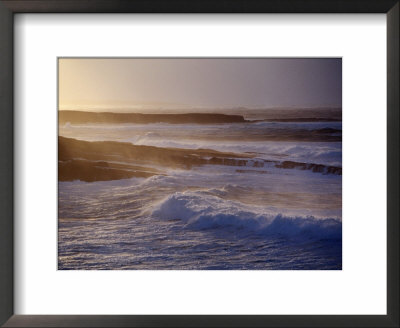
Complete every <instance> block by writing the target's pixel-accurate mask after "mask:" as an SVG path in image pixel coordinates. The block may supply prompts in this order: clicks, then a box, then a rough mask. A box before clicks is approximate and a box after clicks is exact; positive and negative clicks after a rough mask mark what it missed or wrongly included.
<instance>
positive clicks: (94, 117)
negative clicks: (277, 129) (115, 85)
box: [58, 110, 247, 124]
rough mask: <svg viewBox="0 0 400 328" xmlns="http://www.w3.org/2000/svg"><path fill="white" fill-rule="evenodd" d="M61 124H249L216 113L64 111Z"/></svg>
mask: <svg viewBox="0 0 400 328" xmlns="http://www.w3.org/2000/svg"><path fill="white" fill-rule="evenodd" d="M58 113H59V114H58V115H59V116H58V118H59V123H60V124H65V123H67V122H69V123H71V124H83V123H137V124H148V123H169V124H191V123H192V124H217V123H243V122H247V121H246V120H245V119H244V117H243V116H242V115H226V114H214V113H185V114H141V113H109V112H83V111H70V110H63V111H59V112H58Z"/></svg>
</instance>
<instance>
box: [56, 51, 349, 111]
mask: <svg viewBox="0 0 400 328" xmlns="http://www.w3.org/2000/svg"><path fill="white" fill-rule="evenodd" d="M341 103H342V61H341V59H340V58H324V59H323V58H321V59H315V58H304V59H273V58H261V59H258V58H254V59H238V58H236V59H226V58H225V59H215V58H214V59H182V58H180V59H135V58H129V59H123V58H120V59H110V58H107V59H106V58H104V59H93V58H92V59H73V58H70V59H69V58H62V59H59V108H60V109H61V110H63V109H80V110H85V109H87V110H95V109H102V108H107V109H110V110H113V109H114V110H116V109H119V108H125V109H127V108H130V109H132V110H135V109H141V110H142V111H143V110H146V109H158V108H167V109H168V108H182V109H184V108H221V107H223V108H228V107H232V108H233V107H247V108H269V107H341Z"/></svg>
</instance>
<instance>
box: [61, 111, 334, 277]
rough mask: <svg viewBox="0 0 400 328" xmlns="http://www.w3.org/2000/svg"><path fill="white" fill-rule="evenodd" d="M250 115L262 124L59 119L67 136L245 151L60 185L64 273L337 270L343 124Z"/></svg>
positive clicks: (149, 164)
mask: <svg viewBox="0 0 400 328" xmlns="http://www.w3.org/2000/svg"><path fill="white" fill-rule="evenodd" d="M245 118H246V119H248V118H251V120H254V121H255V122H250V123H248V122H245V123H227V124H168V123H151V124H96V123H84V124H71V123H69V122H66V123H63V124H60V126H59V135H60V136H63V137H67V138H74V139H78V140H85V141H117V142H127V143H129V144H131V145H136V146H154V147H157V148H156V149H159V148H163V149H164V150H167V151H168V149H167V148H177V149H187V150H193V156H201V155H199V152H196V151H199V150H201V149H209V150H213V151H219V152H229V153H232V154H237V155H238V156H239V155H243V156H249V159H248V160H246V161H242V162H240V161H238V162H237V163H238V164H236V162H234V161H233V162H232V161H229V162H226V163H228V164H222V162H221V163H220V162H218V163H217V162H215V164H213V165H211V164H207V165H198V166H196V165H195V166H193V167H190V168H188V167H187V168H185V167H172V166H170V165H167V164H166V163H165V165H163V162H162V158H161V159H160V160H159V161H158V162H146V161H144V160H143V159H141V158H136V159H134V160H133V162H134V164H140V165H142V166H143V165H145V166H147V167H149V168H152V169H155V170H157V172H158V174H155V175H152V176H149V177H143V178H138V177H134V178H130V179H121V180H111V181H95V182H84V181H79V180H75V181H60V182H59V269H274V270H276V269H285V270H286V269H306V270H310V269H341V267H342V223H341V222H342V221H341V220H342V213H341V212H342V210H341V209H342V203H341V198H342V179H341V163H342V141H341V136H342V133H341V131H342V124H341V121H312V122H306V121H305V122H293V121H292V122H290V121H285V122H282V121H281V122H276V121H263V120H264V119H265V118H266V114H265V115H264V116H263V115H262V112H259V113H258V114H257V115H255V113H249V114H248V115H247V116H245ZM232 156H233V157H234V155H232ZM205 159H206V160H210V163H212V161H211V159H210V158H205ZM109 161H110V160H109ZM110 162H112V161H110ZM115 163H118V164H121V163H125V164H126V163H129V164H132V159H130V160H129V161H128V160H126V161H125V162H124V160H123V159H121V158H115ZM115 163H114V164H115ZM224 163H225V162H224ZM244 163H245V164H244ZM260 163H261V164H260ZM297 163H300V164H301V165H299V164H297ZM312 165H314V166H312ZM315 167H317V168H318V169H314V168H315ZM329 167H333V168H335V170H330V171H329V170H328V168H329ZM339 169H340V170H339ZM329 172H335V173H334V174H333V173H332V174H331V173H329ZM337 172H340V174H339V173H337Z"/></svg>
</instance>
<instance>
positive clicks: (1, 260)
mask: <svg viewBox="0 0 400 328" xmlns="http://www.w3.org/2000/svg"><path fill="white" fill-rule="evenodd" d="M399 8H400V5H399V0H0V151H1V156H0V213H1V215H0V324H1V325H4V327H166V326H175V327H199V326H206V327H399V278H398V277H399V239H400V238H399V201H398V199H399V149H400V143H399V28H400V25H399ZM16 13H385V14H386V16H387V315H300V316H299V315H288V316H282V315H266V316H263V315H252V316H243V315H238V316H224V315H213V316H202V315H194V316H187V315H182V316H179V315H168V316H165V315H161V316H156V315H151V316H145V315H132V316H129V315H123V316H121V315H117V316H114V315H94V316H88V315H34V316H31V315H14V306H13V303H14V297H13V285H14V279H13V277H14V269H13V242H14V239H13V219H14V217H13V213H14V203H13V200H14V198H13V193H14V188H13V177H14V169H13V168H14V162H13V154H14V145H13V140H14V138H13V133H14V128H13V124H14V120H13V56H14V54H13V29H14V23H13V21H14V14H16ZM367 269H368V268H366V270H367ZM365 288H368V286H365Z"/></svg>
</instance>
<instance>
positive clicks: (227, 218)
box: [152, 191, 342, 239]
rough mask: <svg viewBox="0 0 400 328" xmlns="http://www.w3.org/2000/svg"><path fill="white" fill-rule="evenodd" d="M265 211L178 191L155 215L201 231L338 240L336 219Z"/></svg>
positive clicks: (199, 193) (340, 226) (338, 229)
mask: <svg viewBox="0 0 400 328" xmlns="http://www.w3.org/2000/svg"><path fill="white" fill-rule="evenodd" d="M266 210H267V209H266V208H265V207H263V208H260V207H257V206H251V207H250V206H246V205H244V204H241V203H238V202H234V201H230V200H224V199H221V198H219V197H216V196H212V195H209V194H207V192H202V191H197V192H176V193H174V194H172V195H170V196H168V197H167V198H166V199H164V200H163V201H162V202H161V203H159V204H158V206H157V208H156V209H155V210H154V211H153V213H152V215H154V216H156V217H159V218H161V219H164V220H177V219H179V220H182V221H183V222H184V223H185V224H186V225H187V226H188V227H190V228H194V229H200V230H207V229H219V228H230V229H234V230H236V231H237V232H239V233H240V232H243V233H256V234H260V235H264V236H271V235H281V236H285V237H295V236H304V237H307V238H313V239H331V238H332V239H339V238H341V236H342V223H341V221H340V220H338V219H334V218H324V219H322V218H315V217H312V216H309V217H302V216H295V217H290V216H285V215H282V214H280V213H266Z"/></svg>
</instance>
